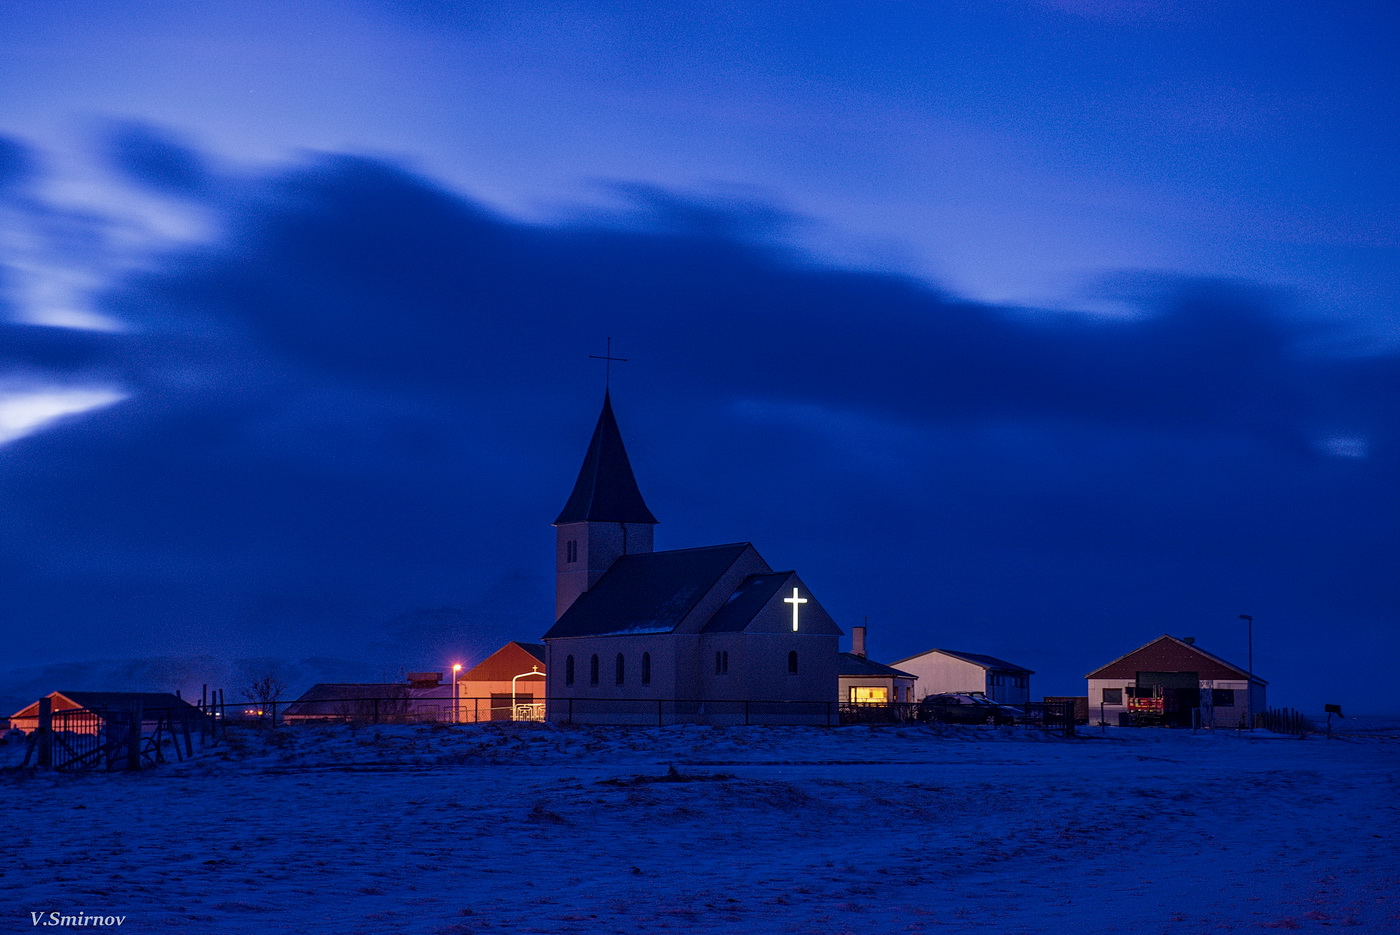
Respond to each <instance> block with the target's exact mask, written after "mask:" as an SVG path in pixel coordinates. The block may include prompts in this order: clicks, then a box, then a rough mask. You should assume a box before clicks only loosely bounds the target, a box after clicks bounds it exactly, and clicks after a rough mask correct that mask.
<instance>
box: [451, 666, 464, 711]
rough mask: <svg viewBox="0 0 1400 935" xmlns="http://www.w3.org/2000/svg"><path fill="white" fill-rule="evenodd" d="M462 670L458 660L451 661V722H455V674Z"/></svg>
mask: <svg viewBox="0 0 1400 935" xmlns="http://www.w3.org/2000/svg"><path fill="white" fill-rule="evenodd" d="M461 671H462V664H461V663H460V662H454V663H452V723H453V724H456V723H457V674H458V673H459V672H461Z"/></svg>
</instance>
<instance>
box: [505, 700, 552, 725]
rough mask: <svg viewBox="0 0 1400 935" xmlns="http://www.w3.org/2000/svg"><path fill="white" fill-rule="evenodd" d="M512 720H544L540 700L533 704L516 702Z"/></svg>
mask: <svg viewBox="0 0 1400 935" xmlns="http://www.w3.org/2000/svg"><path fill="white" fill-rule="evenodd" d="M512 720H516V721H543V720H544V704H543V703H542V702H541V703H535V704H518V705H516V706H515V711H514V714H513V717H512Z"/></svg>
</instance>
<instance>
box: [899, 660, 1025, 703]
mask: <svg viewBox="0 0 1400 935" xmlns="http://www.w3.org/2000/svg"><path fill="white" fill-rule="evenodd" d="M893 665H895V666H898V667H899V668H901V669H903V670H904V671H906V672H910V673H913V674H914V675H917V676H918V677H919V695H920V698H921V699H922V698H926V697H928V696H929V695H941V694H945V693H950V692H981V693H983V694H984V695H986V696H987V697H988V698H990V699H992V700H993V701H995V702H997V703H998V704H1008V705H1023V704H1028V703H1029V702H1030V700H1031V676H1032V675H1034V674H1035V672H1033V671H1032V670H1030V669H1027V668H1026V667H1025V666H1018V665H1016V664H1015V663H1014V662H1007V661H1006V660H1005V659H998V658H997V657H996V656H988V655H986V654H984V653H967V652H962V651H960V650H953V649H930V650H927V651H926V652H922V653H919V654H918V655H915V656H908V657H906V658H904V659H897V660H895V661H894V663H893Z"/></svg>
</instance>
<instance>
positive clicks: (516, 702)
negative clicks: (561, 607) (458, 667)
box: [457, 642, 545, 724]
mask: <svg viewBox="0 0 1400 935" xmlns="http://www.w3.org/2000/svg"><path fill="white" fill-rule="evenodd" d="M544 658H545V648H544V644H543V643H517V642H510V643H507V644H505V645H504V646H502V647H501V648H500V649H498V650H496V651H495V652H494V653H492V654H491V655H489V656H487V657H486V658H485V659H483V660H481V661H480V662H478V663H477V664H476V665H474V666H472V667H471V668H470V669H468V670H467V671H466V672H463V673H462V674H461V675H459V676H458V677H457V712H458V716H457V720H458V722H459V723H465V724H471V723H473V722H475V721H542V720H544V716H545V705H544V686H545V678H544V675H545V665H544Z"/></svg>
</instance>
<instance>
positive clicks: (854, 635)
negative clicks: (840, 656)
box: [851, 627, 865, 659]
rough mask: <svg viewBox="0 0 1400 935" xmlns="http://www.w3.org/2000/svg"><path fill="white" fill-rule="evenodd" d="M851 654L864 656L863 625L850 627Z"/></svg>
mask: <svg viewBox="0 0 1400 935" xmlns="http://www.w3.org/2000/svg"><path fill="white" fill-rule="evenodd" d="M851 655H852V656H859V657H860V658H862V659H864V658H865V627H851Z"/></svg>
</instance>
